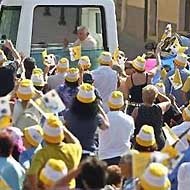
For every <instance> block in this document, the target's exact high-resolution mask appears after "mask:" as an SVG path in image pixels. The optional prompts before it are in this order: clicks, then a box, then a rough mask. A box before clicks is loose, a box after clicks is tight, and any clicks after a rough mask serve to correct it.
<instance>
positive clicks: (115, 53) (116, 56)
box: [113, 48, 119, 61]
mask: <svg viewBox="0 0 190 190" xmlns="http://www.w3.org/2000/svg"><path fill="white" fill-rule="evenodd" d="M118 57H119V48H117V49H116V50H115V51H114V52H113V59H114V61H117V60H118Z"/></svg>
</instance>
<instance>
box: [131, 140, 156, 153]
mask: <svg viewBox="0 0 190 190" xmlns="http://www.w3.org/2000/svg"><path fill="white" fill-rule="evenodd" d="M134 149H136V150H138V151H139V152H154V151H156V150H158V146H157V144H156V143H155V144H154V145H152V146H148V147H145V146H141V145H140V144H138V143H137V142H135V143H134Z"/></svg>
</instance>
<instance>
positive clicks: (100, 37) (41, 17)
mask: <svg viewBox="0 0 190 190" xmlns="http://www.w3.org/2000/svg"><path fill="white" fill-rule="evenodd" d="M104 17H105V16H104V9H103V8H102V7H98V6H90V7H89V6H83V7H82V6H37V7H36V8H35V10H34V17H33V34H32V48H35V47H45V46H46V47H63V44H64V42H65V43H66V42H67V41H68V42H69V44H72V43H74V42H75V41H76V39H77V35H76V29H77V27H78V26H80V25H82V26H85V27H87V28H88V29H89V32H90V35H91V36H92V37H93V38H94V39H95V40H96V42H97V49H103V48H104V47H105V45H106V32H105V30H106V29H105V28H104V26H105V25H103V24H102V23H104V22H105V21H104V20H105V18H104Z"/></svg>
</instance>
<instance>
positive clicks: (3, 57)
mask: <svg viewBox="0 0 190 190" xmlns="http://www.w3.org/2000/svg"><path fill="white" fill-rule="evenodd" d="M6 61H7V57H6V55H5V54H4V52H3V50H1V49H0V65H2V64H3V63H4V62H6Z"/></svg>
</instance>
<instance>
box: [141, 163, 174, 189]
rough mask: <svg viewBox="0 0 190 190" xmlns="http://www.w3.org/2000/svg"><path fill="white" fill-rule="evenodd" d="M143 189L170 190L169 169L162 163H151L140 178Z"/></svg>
mask: <svg viewBox="0 0 190 190" xmlns="http://www.w3.org/2000/svg"><path fill="white" fill-rule="evenodd" d="M140 184H141V186H142V187H143V190H169V188H170V187H171V184H170V181H169V179H168V169H167V168H166V167H165V166H164V165H162V164H160V163H151V164H150V165H149V166H148V168H147V169H146V170H145V172H144V174H143V176H142V177H141V179H140Z"/></svg>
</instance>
